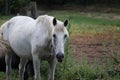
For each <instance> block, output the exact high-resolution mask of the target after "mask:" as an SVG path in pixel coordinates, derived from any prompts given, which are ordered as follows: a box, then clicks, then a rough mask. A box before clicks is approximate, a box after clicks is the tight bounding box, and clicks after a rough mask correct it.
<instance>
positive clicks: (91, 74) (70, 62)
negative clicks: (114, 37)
mask: <svg viewBox="0 0 120 80" xmlns="http://www.w3.org/2000/svg"><path fill="white" fill-rule="evenodd" d="M47 14H49V15H52V16H55V17H56V18H58V19H60V20H62V21H64V20H65V19H69V23H70V25H69V27H68V28H69V29H70V32H71V35H73V36H75V35H84V34H92V35H97V34H98V33H102V34H104V33H109V32H110V33H111V32H116V33H119V32H120V19H118V18H117V19H115V18H114V19H113V18H111V17H114V16H116V15H117V16H119V17H120V15H119V14H116V15H115V14H114V15H113V14H112V13H109V14H106V15H105V16H106V17H107V18H106V17H104V16H103V15H104V13H81V12H79V11H49V12H48V13H47ZM100 16H102V17H100ZM11 17H12V16H0V25H1V24H2V23H3V22H5V21H6V20H8V19H9V18H11ZM99 17H100V18H99ZM69 45H70V44H69V42H68V43H67V48H66V58H65V61H64V62H63V63H62V64H60V63H58V65H57V68H56V74H55V80H120V75H115V76H110V75H109V74H108V72H107V71H108V70H110V69H113V68H112V67H113V65H114V64H113V63H111V61H112V62H113V61H114V60H111V59H109V60H107V61H108V62H107V61H106V64H101V65H100V64H99V62H97V60H96V62H95V63H93V64H92V65H90V64H88V61H87V59H86V57H82V58H81V59H80V61H79V63H76V62H75V60H74V57H73V56H72V54H73V53H72V50H71V49H70V46H69ZM113 49H114V48H113ZM111 50H112V49H111ZM118 53H119V52H118ZM46 65H48V64H47V63H46V62H44V63H43V64H42V70H41V73H42V80H47V77H46V76H47V72H48V71H47V67H46ZM16 74H17V77H16ZM12 76H13V80H16V78H17V79H18V72H17V71H14V72H13V75H12ZM5 78H6V75H5V73H2V72H0V80H5Z"/></svg>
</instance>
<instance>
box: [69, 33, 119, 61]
mask: <svg viewBox="0 0 120 80" xmlns="http://www.w3.org/2000/svg"><path fill="white" fill-rule="evenodd" d="M71 47H72V51H73V53H74V57H75V59H76V61H78V62H79V60H80V59H81V56H83V55H85V56H86V57H87V59H88V62H89V63H93V62H94V61H95V60H96V59H98V60H99V61H100V62H103V58H105V57H108V56H107V55H106V54H111V53H117V52H120V33H104V34H96V35H93V34H84V35H74V36H71Z"/></svg>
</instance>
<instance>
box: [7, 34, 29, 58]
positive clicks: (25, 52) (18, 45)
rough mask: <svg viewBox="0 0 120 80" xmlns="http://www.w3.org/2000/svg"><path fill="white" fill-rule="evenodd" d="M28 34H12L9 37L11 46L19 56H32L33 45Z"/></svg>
mask: <svg viewBox="0 0 120 80" xmlns="http://www.w3.org/2000/svg"><path fill="white" fill-rule="evenodd" d="M27 39H28V38H27V36H23V35H20V33H19V34H18V35H16V34H12V35H11V36H10V37H9V42H10V46H11V47H12V49H13V50H14V52H15V53H16V54H17V55H18V56H19V57H25V58H26V57H27V58H31V46H30V43H29V42H28V41H27Z"/></svg>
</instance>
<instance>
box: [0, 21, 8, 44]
mask: <svg viewBox="0 0 120 80" xmlns="http://www.w3.org/2000/svg"><path fill="white" fill-rule="evenodd" d="M9 28H10V21H7V22H5V23H4V24H2V26H1V28H0V39H1V40H4V41H7V42H8V40H9Z"/></svg>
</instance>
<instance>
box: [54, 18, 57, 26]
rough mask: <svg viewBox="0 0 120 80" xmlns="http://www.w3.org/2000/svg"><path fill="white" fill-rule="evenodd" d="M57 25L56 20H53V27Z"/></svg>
mask: <svg viewBox="0 0 120 80" xmlns="http://www.w3.org/2000/svg"><path fill="white" fill-rule="evenodd" d="M56 24H57V20H56V18H54V19H53V25H54V26H55V25H56Z"/></svg>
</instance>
